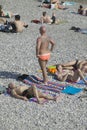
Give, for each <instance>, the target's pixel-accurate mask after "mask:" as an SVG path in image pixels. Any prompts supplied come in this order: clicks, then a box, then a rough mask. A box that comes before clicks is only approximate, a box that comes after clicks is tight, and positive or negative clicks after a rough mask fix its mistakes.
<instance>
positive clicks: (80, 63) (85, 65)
mask: <svg viewBox="0 0 87 130" xmlns="http://www.w3.org/2000/svg"><path fill="white" fill-rule="evenodd" d="M61 65H62V67H63V68H64V69H69V70H75V69H81V70H82V71H83V70H84V72H85V73H87V60H74V61H71V62H67V63H64V64H61Z"/></svg>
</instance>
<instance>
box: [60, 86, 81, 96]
mask: <svg viewBox="0 0 87 130" xmlns="http://www.w3.org/2000/svg"><path fill="white" fill-rule="evenodd" d="M82 90H83V89H81V88H75V87H73V86H67V87H66V88H65V89H64V90H62V93H65V94H70V95H74V94H77V93H79V92H81V91H82Z"/></svg>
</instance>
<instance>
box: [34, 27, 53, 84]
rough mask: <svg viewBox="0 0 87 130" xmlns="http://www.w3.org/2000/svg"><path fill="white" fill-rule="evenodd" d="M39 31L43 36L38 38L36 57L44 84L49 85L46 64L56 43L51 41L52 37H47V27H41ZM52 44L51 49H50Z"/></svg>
mask: <svg viewBox="0 0 87 130" xmlns="http://www.w3.org/2000/svg"><path fill="white" fill-rule="evenodd" d="M39 30H40V34H41V36H40V37H38V38H37V44H36V56H37V58H38V62H39V65H40V67H41V70H42V74H43V82H44V84H47V82H48V79H47V72H46V64H47V62H48V60H49V58H50V53H51V52H52V50H53V48H54V45H55V42H54V41H53V40H52V39H51V37H49V36H47V34H46V27H45V26H41V27H40V29H39ZM50 44H51V47H50V49H49V45H50Z"/></svg>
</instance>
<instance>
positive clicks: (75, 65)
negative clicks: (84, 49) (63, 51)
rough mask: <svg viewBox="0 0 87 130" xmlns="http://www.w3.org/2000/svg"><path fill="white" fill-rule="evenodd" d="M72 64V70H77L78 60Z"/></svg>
mask: <svg viewBox="0 0 87 130" xmlns="http://www.w3.org/2000/svg"><path fill="white" fill-rule="evenodd" d="M72 66H73V68H74V70H77V69H78V60H76V62H75V64H74V65H72Z"/></svg>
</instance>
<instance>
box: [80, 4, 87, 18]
mask: <svg viewBox="0 0 87 130" xmlns="http://www.w3.org/2000/svg"><path fill="white" fill-rule="evenodd" d="M78 14H81V15H84V16H87V8H83V6H82V5H80V6H79V9H78Z"/></svg>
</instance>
